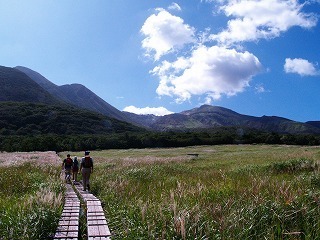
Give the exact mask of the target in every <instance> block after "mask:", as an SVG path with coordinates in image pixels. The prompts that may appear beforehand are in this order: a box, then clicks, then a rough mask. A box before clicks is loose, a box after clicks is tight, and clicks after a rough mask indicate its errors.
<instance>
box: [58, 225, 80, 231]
mask: <svg viewBox="0 0 320 240" xmlns="http://www.w3.org/2000/svg"><path fill="white" fill-rule="evenodd" d="M78 231H79V226H78V225H74V226H72V225H66V226H58V228H57V231H56V232H78Z"/></svg>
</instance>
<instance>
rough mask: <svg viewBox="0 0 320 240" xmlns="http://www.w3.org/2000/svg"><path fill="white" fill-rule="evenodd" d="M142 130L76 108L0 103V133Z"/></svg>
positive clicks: (77, 132)
mask: <svg viewBox="0 0 320 240" xmlns="http://www.w3.org/2000/svg"><path fill="white" fill-rule="evenodd" d="M140 130H141V129H139V128H137V127H135V126H133V125H131V124H129V123H126V122H121V121H119V120H116V119H114V118H109V117H106V116H103V115H102V114H98V113H94V112H91V111H88V110H84V109H79V108H76V107H70V106H69V107H66V106H61V105H48V104H39V103H26V102H0V135H28V136H30V135H38V134H71V135H73V134H106V133H115V132H117V133H119V132H126V131H133V132H134V131H136V132H137V131H140Z"/></svg>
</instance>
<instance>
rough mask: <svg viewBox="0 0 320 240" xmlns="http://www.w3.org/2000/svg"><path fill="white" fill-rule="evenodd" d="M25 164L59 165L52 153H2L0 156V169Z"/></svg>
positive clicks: (54, 154)
mask: <svg viewBox="0 0 320 240" xmlns="http://www.w3.org/2000/svg"><path fill="white" fill-rule="evenodd" d="M27 162H31V163H33V164H37V165H43V164H45V165H48V164H49V165H58V164H61V159H60V158H59V156H58V155H57V154H56V153H55V152H52V151H48V152H10V153H9V152H2V153H1V154H0V167H8V166H17V165H22V164H25V163H27Z"/></svg>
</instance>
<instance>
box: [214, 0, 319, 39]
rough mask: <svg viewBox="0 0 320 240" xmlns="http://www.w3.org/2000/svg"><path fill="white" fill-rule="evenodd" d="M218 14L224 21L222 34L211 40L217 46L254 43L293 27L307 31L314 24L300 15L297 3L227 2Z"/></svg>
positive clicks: (283, 0) (270, 0) (290, 0)
mask: <svg viewBox="0 0 320 240" xmlns="http://www.w3.org/2000/svg"><path fill="white" fill-rule="evenodd" d="M217 2H223V3H226V4H225V5H222V6H221V7H220V10H221V11H223V12H224V13H225V15H226V16H227V17H233V18H234V19H231V20H229V21H228V27H227V29H226V30H224V31H222V32H220V33H218V34H212V35H211V37H210V38H211V40H216V41H218V42H219V43H221V44H226V45H230V44H234V43H237V42H243V41H256V40H259V39H270V38H274V37H277V36H279V35H280V34H281V33H282V32H285V31H287V30H288V29H289V28H291V27H293V26H300V27H303V28H311V27H313V26H315V25H316V24H317V18H316V16H315V15H312V14H307V13H303V12H302V8H303V5H302V4H299V3H298V1H297V0H267V1H266V0H228V1H217Z"/></svg>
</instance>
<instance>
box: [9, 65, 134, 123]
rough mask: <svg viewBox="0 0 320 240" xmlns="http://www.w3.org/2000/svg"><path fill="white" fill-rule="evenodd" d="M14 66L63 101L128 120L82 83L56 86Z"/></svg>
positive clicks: (32, 72) (34, 73)
mask: <svg viewBox="0 0 320 240" xmlns="http://www.w3.org/2000/svg"><path fill="white" fill-rule="evenodd" d="M15 68H16V69H18V70H19V71H22V72H24V73H25V74H27V75H28V76H29V77H30V78H31V79H33V80H34V81H35V82H36V83H38V84H39V85H40V86H42V87H43V88H44V89H45V90H47V91H48V92H49V93H51V94H52V95H53V96H55V97H57V98H59V99H62V100H63V101H65V102H68V103H70V104H73V105H75V106H77V107H80V108H84V109H88V110H91V111H95V112H99V113H101V114H103V115H105V116H108V117H112V118H116V119H118V120H120V121H126V122H130V119H128V118H127V117H126V115H125V114H123V113H122V112H121V111H119V110H118V109H116V108H115V107H113V106H111V105H110V104H109V103H107V102H106V101H104V100H103V99H102V98H100V97H99V96H97V95H96V94H95V93H93V92H92V91H91V90H89V89H88V88H86V87H85V86H83V85H82V84H78V83H74V84H65V85H62V86H57V85H56V84H53V83H52V82H50V81H49V80H48V79H46V78H45V77H44V76H42V75H41V74H39V73H37V72H36V71H33V70H32V69H29V68H26V67H22V66H17V67H15Z"/></svg>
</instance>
